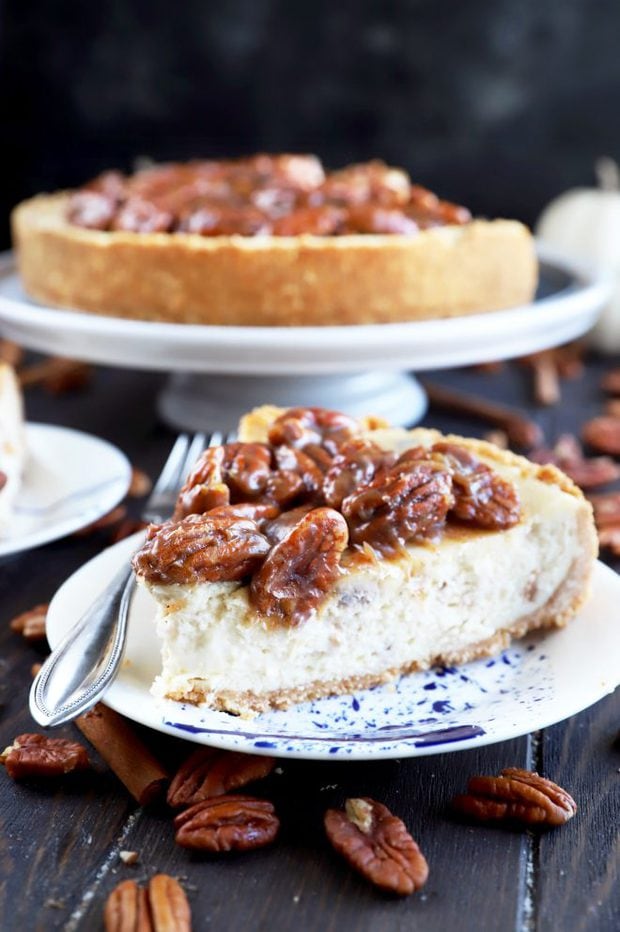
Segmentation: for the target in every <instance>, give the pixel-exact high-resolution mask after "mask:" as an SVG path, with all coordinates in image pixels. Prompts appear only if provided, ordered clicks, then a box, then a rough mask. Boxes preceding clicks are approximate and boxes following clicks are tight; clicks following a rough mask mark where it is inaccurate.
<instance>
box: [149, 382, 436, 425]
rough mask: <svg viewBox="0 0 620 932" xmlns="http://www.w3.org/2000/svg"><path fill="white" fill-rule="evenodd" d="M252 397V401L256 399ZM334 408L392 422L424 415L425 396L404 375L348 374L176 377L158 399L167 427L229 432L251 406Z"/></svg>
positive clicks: (397, 422) (418, 387)
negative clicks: (267, 404)
mask: <svg viewBox="0 0 620 932" xmlns="http://www.w3.org/2000/svg"><path fill="white" fill-rule="evenodd" d="M252 399H254V401H252ZM263 402H269V404H275V405H278V406H279V407H290V406H298V405H300V406H302V407H312V406H317V407H321V408H335V409H337V410H338V411H344V412H346V413H347V414H352V415H353V416H354V417H355V416H361V415H364V414H368V413H369V412H372V414H375V415H377V416H378V417H382V418H385V420H386V421H389V422H390V423H391V424H414V423H416V422H417V421H419V420H421V419H422V418H423V417H424V414H425V412H426V408H427V398H426V392H425V391H424V389H423V388H422V386H421V385H420V384H419V382H418V381H417V380H416V379H415V378H414V377H413V376H409V375H406V374H403V373H400V372H373V371H369V372H357V373H352V374H351V375H346V376H329V375H324V376H309V375H302V376H294V375H290V376H279V377H277V376H264V375H262V376H261V375H258V376H234V375H193V374H191V373H184V372H182V373H176V374H175V375H172V376H171V377H170V379H168V382H167V384H166V386H165V388H164V389H163V391H162V393H161V394H160V396H159V398H158V399H157V410H158V412H159V415H160V417H161V418H162V420H163V421H165V423H166V424H169V425H172V426H174V427H177V428H182V429H183V430H192V431H194V430H204V427H205V424H208V425H209V429H210V430H220V431H227V430H230V428H231V425H233V424H236V423H237V422H238V420H239V418H240V416H241V415H242V414H244V413H245V412H246V411H247V410H248V409H249V408H251V407H252V406H253V404H261V403H263Z"/></svg>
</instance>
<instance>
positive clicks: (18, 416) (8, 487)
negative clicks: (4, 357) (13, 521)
mask: <svg viewBox="0 0 620 932" xmlns="http://www.w3.org/2000/svg"><path fill="white" fill-rule="evenodd" d="M25 450H26V445H25V438H24V412H23V402H22V395H21V390H20V388H19V383H18V381H17V378H16V376H15V373H14V372H13V369H12V368H11V367H10V366H9V365H7V364H6V363H2V362H0V527H1V526H2V525H4V524H6V522H7V521H8V519H9V513H10V508H11V505H12V503H13V501H14V500H15V496H16V495H17V492H18V489H19V483H20V479H21V474H22V469H23V464H24V456H25Z"/></svg>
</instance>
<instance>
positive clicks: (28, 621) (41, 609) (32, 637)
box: [10, 602, 49, 643]
mask: <svg viewBox="0 0 620 932" xmlns="http://www.w3.org/2000/svg"><path fill="white" fill-rule="evenodd" d="M48 608H49V602H42V603H41V604H40V605H35V606H34V608H29V609H28V611H26V612H22V613H21V614H20V615H16V616H15V618H13V620H12V621H11V622H10V627H11V631H15V632H16V633H17V634H21V636H22V637H23V638H24V639H25V640H26V641H29V642H31V643H34V642H35V641H42V640H44V638H45V621H46V618H47V610H48Z"/></svg>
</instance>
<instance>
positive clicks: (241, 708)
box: [165, 558, 592, 718]
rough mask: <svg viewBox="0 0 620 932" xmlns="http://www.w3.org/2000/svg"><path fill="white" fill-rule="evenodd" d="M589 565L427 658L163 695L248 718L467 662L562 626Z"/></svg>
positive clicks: (583, 592) (583, 588)
mask: <svg viewBox="0 0 620 932" xmlns="http://www.w3.org/2000/svg"><path fill="white" fill-rule="evenodd" d="M591 571H592V562H591V561H587V560H584V559H583V558H579V559H577V560H575V561H574V562H573V564H572V566H571V568H570V570H569V573H568V574H567V576H566V578H565V579H564V581H563V582H562V583H561V584H560V586H559V587H558V588H557V589H556V591H555V592H554V593H553V595H552V596H551V598H550V599H549V600H548V601H547V602H546V603H545V604H544V605H543V606H541V607H540V608H538V609H536V610H535V611H534V612H531V613H529V614H528V615H525V616H523V617H522V618H520V619H518V620H517V621H516V622H515V623H514V624H513V625H511V626H510V627H509V628H505V629H501V630H499V631H497V632H496V633H495V634H494V635H492V636H491V637H490V638H486V639H485V640H483V641H479V642H478V643H475V644H472V645H470V646H468V647H465V648H461V649H459V650H455V651H445V652H442V653H439V654H437V655H435V656H433V657H431V658H429V659H428V661H424V662H422V661H408V662H406V663H403V664H401V665H400V666H396V667H390V668H389V669H387V670H384V671H383V672H381V673H373V674H368V675H364V676H351V677H343V678H342V679H340V680H327V681H321V680H314V681H313V682H311V683H307V684H306V685H304V686H299V687H296V688H293V689H281V690H271V691H267V692H265V693H260V694H258V693H256V692H252V691H244V692H235V691H231V690H221V691H219V692H217V693H214V692H213V691H211V690H209V689H207V688H205V687H203V686H201V684H200V681H199V680H196V681H194V685H193V686H192V688H191V690H189V691H182V690H177V691H171V692H167V693H166V694H165V695H166V698H168V699H174V700H177V701H182V702H189V703H192V704H195V705H200V704H202V703H204V704H206V705H208V706H209V707H210V708H213V709H215V710H216V711H219V712H229V713H231V714H233V715H238V716H240V717H241V718H253V717H254V716H255V715H258V714H260V713H261V712H268V711H270V710H273V709H279V710H283V709H288V708H290V706H292V705H296V704H297V703H301V702H310V701H312V700H314V699H322V698H325V697H327V696H339V695H347V694H348V693H353V692H357V691H358V690H362V689H370V688H371V687H373V686H380V685H382V684H385V683H389V682H391V681H394V680H396V679H397V678H398V677H400V676H404V675H406V674H408V673H414V672H416V671H419V670H426V669H428V668H429V667H432V666H435V665H439V666H441V665H444V666H446V665H447V666H458V665H460V664H464V663H469V662H470V661H471V660H478V659H480V658H482V657H491V656H494V655H495V654H498V653H499V652H500V651H502V650H504V649H505V648H506V647H508V645H509V644H510V642H511V640H513V639H518V638H522V637H524V636H525V635H526V634H529V633H530V632H531V631H535V630H537V629H544V628H563V627H565V625H566V624H567V622H569V621H570V620H571V619H572V618H573V617H574V616H575V615H576V613H577V612H578V611H579V609H580V608H581V606H582V605H583V603H584V602H585V600H586V598H587V596H588V594H589V578H590V575H591Z"/></svg>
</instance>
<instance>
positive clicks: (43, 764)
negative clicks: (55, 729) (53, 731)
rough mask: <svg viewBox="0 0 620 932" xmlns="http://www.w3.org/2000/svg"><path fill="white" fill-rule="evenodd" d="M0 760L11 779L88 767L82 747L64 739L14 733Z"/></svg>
mask: <svg viewBox="0 0 620 932" xmlns="http://www.w3.org/2000/svg"><path fill="white" fill-rule="evenodd" d="M0 763H3V764H4V766H5V767H6V772H7V773H8V775H9V776H10V777H12V778H13V779H14V780H29V779H33V778H40V779H44V780H45V779H51V778H53V777H60V776H63V775H64V774H66V773H71V772H72V771H74V770H87V769H88V768H89V767H90V761H89V760H88V754H87V753H86V749H85V748H83V747H82V745H81V744H78V743H77V742H76V741H68V740H67V739H66V738H48V737H47V735H36V734H25V735H18V737H17V738H15V739H14V741H13V744H12V745H10V746H9V747H8V748H5V749H4V751H3V752H2V754H0Z"/></svg>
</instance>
